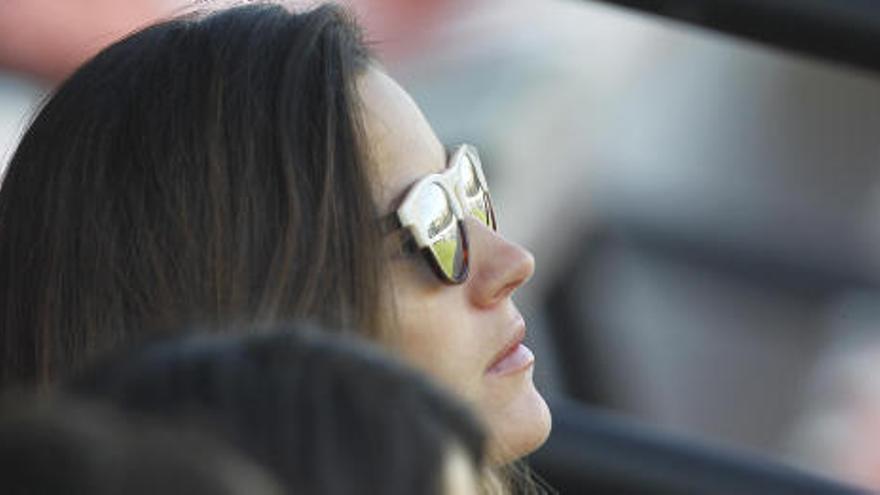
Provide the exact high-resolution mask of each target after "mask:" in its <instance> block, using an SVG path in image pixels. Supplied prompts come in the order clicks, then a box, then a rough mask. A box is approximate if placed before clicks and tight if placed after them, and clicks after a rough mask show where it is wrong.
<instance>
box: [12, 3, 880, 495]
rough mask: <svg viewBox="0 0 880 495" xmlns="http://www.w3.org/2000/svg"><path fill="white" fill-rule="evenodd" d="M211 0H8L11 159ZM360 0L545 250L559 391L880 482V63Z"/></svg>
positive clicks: (544, 343)
mask: <svg viewBox="0 0 880 495" xmlns="http://www.w3.org/2000/svg"><path fill="white" fill-rule="evenodd" d="M189 3H190V2H185V1H182V0H138V1H134V0H129V1H127V2H114V1H112V0H77V1H74V0H68V1H66V2H56V1H53V0H7V1H5V2H2V3H0V67H2V69H0V70H2V72H0V163H2V162H4V161H5V160H6V159H8V157H9V155H10V153H11V150H12V148H13V146H14V143H15V141H16V140H17V138H18V136H19V135H20V133H21V131H22V129H23V128H24V126H25V125H26V123H27V120H28V118H29V116H30V115H31V112H32V111H33V110H34V109H35V108H37V107H38V105H39V101H40V99H41V98H42V96H43V95H44V94H45V93H46V92H47V91H49V90H50V89H51V87H52V86H53V85H54V84H57V82H58V81H60V80H61V79H63V77H65V75H66V74H68V73H69V72H70V71H71V70H73V69H74V68H75V67H76V66H77V65H78V64H79V63H81V62H82V61H83V60H85V59H86V58H87V57H89V56H90V55H91V54H93V53H94V52H95V50H97V49H99V48H100V47H101V46H103V45H104V44H106V43H109V42H110V41H112V40H113V39H115V38H116V37H118V36H121V35H123V34H124V33H126V32H128V31H130V30H131V29H134V28H136V27H137V26H140V25H143V24H145V23H149V22H151V20H153V19H157V18H160V17H162V16H165V15H168V14H169V13H170V12H173V11H175V9H178V8H180V7H182V6H184V5H186V4H189ZM208 3H209V4H211V3H219V2H208ZM227 3H228V2H227ZM343 3H345V4H347V5H349V6H350V7H351V8H352V9H353V10H355V11H356V12H357V14H358V16H359V18H360V19H361V21H362V23H363V24H364V25H365V27H366V32H367V37H368V38H369V39H370V40H371V43H372V44H373V47H374V49H375V50H376V52H377V53H378V54H379V56H380V59H381V62H382V63H383V64H384V65H385V67H386V68H387V70H388V72H389V73H390V74H391V75H392V76H394V77H395V78H396V79H398V81H400V82H401V84H402V85H403V86H404V87H405V88H407V89H408V90H409V91H410V92H411V93H412V94H413V96H414V97H415V99H416V101H417V102H418V103H419V104H420V105H421V107H422V109H423V110H424V112H425V114H426V115H427V117H428V120H429V121H431V122H432V124H433V125H434V127H435V130H436V131H437V133H438V134H439V135H440V137H441V139H442V140H444V141H445V142H448V143H456V142H462V141H466V142H470V143H473V144H475V145H477V147H478V148H479V149H480V152H481V155H482V157H483V161H484V167H485V168H486V171H487V175H488V177H489V182H490V185H491V187H492V192H493V195H494V197H495V202H496V206H497V210H498V220H499V225H500V228H501V230H502V231H503V233H504V234H505V235H507V236H508V237H510V238H512V239H514V240H516V241H518V242H520V243H521V244H523V245H524V246H526V247H528V248H529V249H530V250H532V251H533V252H534V254H535V257H536V260H537V272H536V276H535V278H534V280H533V282H532V283H531V284H529V285H528V286H527V287H525V288H523V289H522V290H521V291H520V292H519V296H518V297H519V299H518V301H519V304H520V306H521V309H522V310H523V313H524V314H525V316H526V320H527V322H528V324H529V339H531V341H532V342H531V344H532V346H533V348H534V349H535V351H536V354H537V355H538V360H537V368H536V379H537V380H538V381H539V386H540V388H541V389H542V391H543V392H544V393H545V395H546V396H548V398H549V399H551V401H553V400H558V399H573V400H577V401H580V402H583V403H585V404H589V405H591V406H593V407H596V408H601V409H605V410H609V411H613V412H614V413H616V414H620V415H623V416H627V417H630V418H633V419H636V420H638V421H640V422H644V423H645V424H647V425H651V426H652V427H655V428H658V429H661V430H665V431H669V432H672V433H674V434H676V435H681V436H682V437H684V438H693V439H697V440H699V441H701V442H707V443H710V444H718V445H724V446H731V447H733V448H736V449H742V450H744V451H747V452H755V453H760V454H764V455H769V456H772V457H774V458H776V459H779V460H782V461H783V462H786V463H790V464H793V465H796V466H801V467H807V468H809V469H812V470H814V471H817V472H820V473H824V474H827V475H831V476H834V477H836V478H838V479H842V480H847V481H851V482H855V483H858V484H861V485H863V486H867V487H870V488H873V489H877V490H880V333H878V332H877V329H878V327H880V176H878V175H880V167H878V166H877V165H878V161H880V139H878V135H880V75H878V73H876V72H871V71H869V70H867V69H859V68H857V67H856V66H853V65H846V64H842V63H837V62H833V61H828V60H820V59H818V58H814V57H811V56H809V55H803V54H797V53H795V52H789V51H783V50H781V49H779V48H773V47H771V46H770V45H767V44H760V43H758V42H754V41H747V40H745V39H743V38H740V37H734V36H731V35H727V34H722V33H719V32H718V31H714V30H709V29H706V28H701V27H696V26H693V25H691V24H685V23H682V22H678V21H675V20H671V19H668V18H665V17H660V16H656V15H651V14H646V13H640V12H637V11H634V10H630V9H626V8H622V7H618V6H613V5H609V4H606V3H600V2H592V1H575V0H568V1H562V0H504V1H501V0H467V1H465V0H421V1H418V2H413V1H407V0H345V1H344V2H343ZM743 3H746V2H743ZM62 6H63V7H62ZM877 15H878V18H880V14H877ZM779 27H780V29H783V28H784V27H785V26H779Z"/></svg>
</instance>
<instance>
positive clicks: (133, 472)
mask: <svg viewBox="0 0 880 495" xmlns="http://www.w3.org/2000/svg"><path fill="white" fill-rule="evenodd" d="M13 400H14V401H15V402H14V403H13ZM0 407H2V410H3V413H2V414H0V480H2V481H0V488H2V491H3V493H7V494H11V495H17V494H26V493H38V494H41V495H61V494H65V495H80V494H82V495H85V494H89V495H117V494H122V493H124V494H126V495H152V494H157V493H161V494H167V495H280V494H282V493H285V492H284V491H283V490H282V487H281V485H280V484H279V483H278V482H277V481H275V480H274V479H273V478H272V477H271V476H270V475H269V474H268V473H266V472H265V470H263V469H261V468H259V467H257V466H256V465H254V464H253V463H252V462H251V461H249V460H247V458H246V457H244V456H242V455H240V454H238V453H236V452H235V451H234V450H233V449H232V448H230V447H229V446H227V445H224V444H223V443H222V442H219V441H216V440H215V439H213V438H210V437H208V436H205V435H204V434H199V433H198V432H195V431H192V430H186V429H180V428H171V427H167V425H159V424H156V423H154V422H147V421H138V420H136V419H134V418H131V417H127V416H125V415H123V414H120V413H119V412H117V411H113V410H112V409H110V408H106V407H99V406H97V405H95V404H88V403H84V402H81V401H72V400H70V399H64V400H60V401H59V400H57V399H56V400H51V401H47V400H36V399H35V398H33V397H14V398H13V397H9V398H7V399H6V400H5V403H3V404H2V405H0Z"/></svg>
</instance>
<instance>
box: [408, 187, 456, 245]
mask: <svg viewBox="0 0 880 495" xmlns="http://www.w3.org/2000/svg"><path fill="white" fill-rule="evenodd" d="M416 211H417V215H418V222H419V224H420V225H423V226H425V228H426V230H427V233H428V237H429V238H431V239H433V238H434V237H435V236H437V235H439V234H440V233H442V232H443V231H445V230H448V229H449V228H450V227H451V226H452V225H453V224H454V223H455V215H454V214H453V212H452V206H451V205H450V204H449V197H448V196H447V195H446V193H445V192H444V191H443V189H441V188H440V186H438V185H437V184H431V185H430V186H429V187H427V188H425V189H424V191H422V193H421V194H420V195H419V197H418V205H417V208H416Z"/></svg>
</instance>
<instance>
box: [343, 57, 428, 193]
mask: <svg viewBox="0 0 880 495" xmlns="http://www.w3.org/2000/svg"><path fill="white" fill-rule="evenodd" d="M358 90H359V92H360V95H361V98H362V101H363V106H364V130H365V132H366V138H367V146H368V151H369V155H370V161H371V163H372V166H373V167H374V169H373V170H372V177H373V182H374V184H373V187H374V195H375V197H376V201H377V202H378V206H379V208H380V209H381V210H385V209H387V206H388V205H389V204H390V203H391V202H392V201H393V200H394V199H395V198H396V197H397V196H399V195H400V194H402V193H403V191H404V190H405V189H406V188H407V187H409V186H410V185H411V184H412V183H413V182H415V181H417V180H418V179H420V178H421V177H424V176H425V175H428V174H430V173H437V172H442V171H443V169H444V168H445V167H446V150H445V148H444V147H443V145H442V144H441V143H440V141H439V140H438V139H437V136H436V135H435V134H434V131H433V129H431V126H430V124H428V121H427V120H426V119H425V116H424V115H423V114H422V112H421V110H419V107H418V106H417V105H416V104H415V102H414V101H413V100H412V98H411V97H410V96H409V94H407V93H406V91H404V90H403V88H401V87H400V86H399V85H398V84H397V83H396V82H395V81H394V80H393V79H391V78H390V77H389V76H388V75H386V74H385V73H384V72H382V71H380V70H378V69H375V68H369V69H367V71H366V72H365V73H364V74H363V75H362V76H361V77H360V79H359V81H358Z"/></svg>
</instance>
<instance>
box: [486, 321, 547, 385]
mask: <svg viewBox="0 0 880 495" xmlns="http://www.w3.org/2000/svg"><path fill="white" fill-rule="evenodd" d="M514 326H515V328H516V330H515V333H514V336H513V338H511V339H510V340H509V341H508V342H507V345H505V346H504V348H503V349H502V350H501V351H500V352H499V353H498V354H497V355H496V356H495V358H494V359H493V360H492V363H491V364H490V365H489V367H488V368H487V370H486V373H487V374H491V375H505V374H509V373H514V372H517V371H520V370H523V369H525V368H527V367H529V366H530V365H531V364H532V363H534V362H535V355H534V354H532V351H531V349H529V348H528V347H526V346H524V345H523V343H522V341H523V339H524V338H525V336H526V324H525V322H524V321H523V319H522V317H521V316H519V317H518V318H517V320H516V323H515V325H514Z"/></svg>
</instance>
